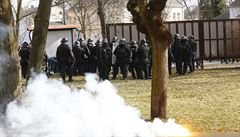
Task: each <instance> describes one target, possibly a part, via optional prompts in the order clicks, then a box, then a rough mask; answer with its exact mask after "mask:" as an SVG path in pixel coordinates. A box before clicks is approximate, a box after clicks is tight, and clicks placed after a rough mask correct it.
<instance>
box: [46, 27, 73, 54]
mask: <svg viewBox="0 0 240 137" xmlns="http://www.w3.org/2000/svg"><path fill="white" fill-rule="evenodd" d="M73 36H74V37H73V41H72V33H71V30H54V31H48V36H47V42H46V48H45V50H46V53H47V55H48V56H49V57H55V56H56V51H57V47H58V46H59V45H60V44H61V39H62V38H63V37H66V38H67V39H68V44H69V46H70V47H72V45H73V44H74V41H76V40H77V36H76V35H73Z"/></svg>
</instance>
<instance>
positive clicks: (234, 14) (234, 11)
mask: <svg viewBox="0 0 240 137" xmlns="http://www.w3.org/2000/svg"><path fill="white" fill-rule="evenodd" d="M229 11H230V19H236V18H239V15H240V8H238V7H235V8H230V9H229Z"/></svg>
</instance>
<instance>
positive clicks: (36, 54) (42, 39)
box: [28, 0, 52, 78]
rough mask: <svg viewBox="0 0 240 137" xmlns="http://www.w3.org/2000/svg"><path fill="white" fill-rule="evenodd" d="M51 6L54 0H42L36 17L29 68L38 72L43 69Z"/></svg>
mask: <svg viewBox="0 0 240 137" xmlns="http://www.w3.org/2000/svg"><path fill="white" fill-rule="evenodd" d="M51 7H52V0H40V3H39V6H38V11H37V14H36V16H35V18H34V24H35V26H34V31H33V39H32V47H31V54H30V64H29V69H30V70H31V71H34V72H36V73H41V71H42V62H43V56H44V50H45V44H46V40H47V33H48V25H49V18H50V13H51ZM29 72H30V71H29ZM28 74H29V73H28ZM28 78H29V75H28Z"/></svg>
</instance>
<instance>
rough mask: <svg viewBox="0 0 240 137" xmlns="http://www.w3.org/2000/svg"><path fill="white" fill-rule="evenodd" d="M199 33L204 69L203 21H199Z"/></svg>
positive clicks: (202, 66)
mask: <svg viewBox="0 0 240 137" xmlns="http://www.w3.org/2000/svg"><path fill="white" fill-rule="evenodd" d="M198 30H199V31H198V33H199V51H200V59H201V69H204V64H203V59H204V51H205V46H204V27H203V21H202V20H200V21H198Z"/></svg>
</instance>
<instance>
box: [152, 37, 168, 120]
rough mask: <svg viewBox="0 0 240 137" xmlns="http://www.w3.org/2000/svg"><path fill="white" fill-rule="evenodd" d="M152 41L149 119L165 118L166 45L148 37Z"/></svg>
mask: <svg viewBox="0 0 240 137" xmlns="http://www.w3.org/2000/svg"><path fill="white" fill-rule="evenodd" d="M150 38H151V41H152V52H153V53H152V64H153V66H152V69H153V71H152V92H151V119H154V118H155V117H160V118H162V119H166V118H167V75H168V73H167V68H166V66H167V56H166V54H167V43H164V42H162V41H160V40H159V39H158V38H156V37H154V36H150Z"/></svg>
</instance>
